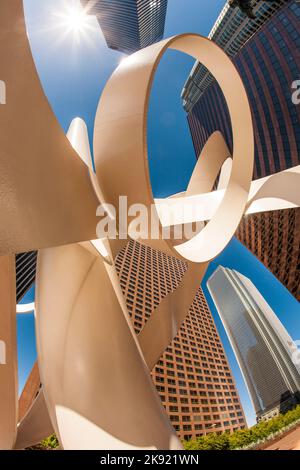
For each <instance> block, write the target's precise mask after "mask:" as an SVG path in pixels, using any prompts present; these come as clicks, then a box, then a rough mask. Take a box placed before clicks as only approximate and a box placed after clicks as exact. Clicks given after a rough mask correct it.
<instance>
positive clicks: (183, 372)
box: [116, 241, 246, 439]
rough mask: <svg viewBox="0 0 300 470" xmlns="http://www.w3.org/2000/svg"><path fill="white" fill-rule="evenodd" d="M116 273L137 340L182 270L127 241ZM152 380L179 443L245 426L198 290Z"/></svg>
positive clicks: (160, 255)
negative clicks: (182, 440) (185, 317)
mask: <svg viewBox="0 0 300 470" xmlns="http://www.w3.org/2000/svg"><path fill="white" fill-rule="evenodd" d="M116 267H117V271H118V273H119V277H120V283H121V287H122V290H123V293H124V296H125V298H126V303H127V307H128V311H129V313H130V315H131V318H132V322H133V326H134V329H135V331H136V333H137V334H138V333H139V332H140V331H141V329H142V328H143V326H144V325H145V323H146V321H147V319H148V318H149V317H150V315H151V313H152V311H153V310H154V309H155V307H157V305H158V304H159V302H160V301H161V300H162V299H163V298H164V297H165V296H166V295H167V294H168V293H169V292H170V291H172V290H174V289H175V288H176V287H177V286H178V285H179V283H180V281H181V279H182V277H183V275H184V273H185V271H186V265H185V263H183V262H182V261H180V260H178V259H175V258H171V257H169V256H167V255H165V254H164V253H161V252H158V251H156V250H153V249H151V248H149V247H146V246H144V245H141V244H139V243H137V242H133V241H131V242H129V243H128V244H127V245H126V247H125V248H124V249H123V250H122V251H121V252H120V253H119V254H118V256H117V258H116ZM152 378H153V381H154V384H155V386H156V388H157V390H158V393H159V395H160V397H161V400H162V403H163V405H164V407H165V409H166V411H167V413H168V415H169V417H170V420H171V422H172V424H173V426H174V428H175V430H176V431H177V433H178V436H179V437H180V438H185V439H190V438H195V437H198V436H202V435H205V434H208V433H210V432H218V433H221V432H224V431H229V432H230V431H233V430H236V429H241V428H244V427H245V426H246V423H245V417H244V414H243V410H242V407H241V403H240V400H239V396H238V393H237V390H236V386H235V383H234V379H233V377H232V374H231V371H230V367H229V364H228V361H227V358H226V355H225V352H224V349H223V346H222V344H221V341H220V338H219V335H218V332H217V329H216V326H215V323H214V321H213V318H212V315H211V312H210V310H209V308H208V305H207V303H206V301H205V298H204V295H203V292H202V290H201V288H199V290H198V293H197V295H196V297H195V299H194V302H193V304H192V306H191V308H190V311H189V315H188V317H187V319H186V320H185V322H184V323H183V325H182V327H181V328H180V331H179V333H178V335H177V336H176V338H175V339H174V340H173V341H172V343H171V344H170V345H169V346H168V348H167V349H166V351H165V353H164V354H163V355H162V357H161V358H160V360H159V361H158V363H157V365H156V367H155V368H154V369H153V371H152Z"/></svg>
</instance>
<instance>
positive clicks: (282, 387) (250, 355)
mask: <svg viewBox="0 0 300 470" xmlns="http://www.w3.org/2000/svg"><path fill="white" fill-rule="evenodd" d="M207 287H208V289H209V292H210V294H211V296H212V298H213V300H214V303H215V305H216V308H217V310H218V312H219V315H220V318H221V320H222V322H223V325H224V327H225V330H226V332H227V335H228V337H229V340H230V343H231V345H232V348H233V350H234V352H235V356H236V358H237V361H238V363H239V366H240V368H241V371H242V374H243V376H244V379H245V382H246V384H247V387H248V390H249V393H250V396H251V398H252V401H253V405H254V408H255V411H256V416H257V419H258V420H261V419H268V418H271V417H272V416H275V415H276V414H278V413H279V412H284V411H286V410H288V409H289V408H290V407H293V406H294V405H295V404H296V403H299V391H300V374H299V365H297V364H295V363H294V361H293V357H294V356H293V354H294V352H295V350H296V347H295V346H294V343H293V340H292V338H291V337H290V336H289V334H288V332H287V331H286V329H285V328H284V327H283V325H282V323H281V322H280V321H279V319H278V318H277V316H276V315H275V313H274V312H273V310H272V309H271V307H270V306H269V305H268V303H267V302H266V301H265V299H264V298H263V297H262V295H261V294H260V292H259V291H258V290H257V289H256V287H255V286H254V284H253V283H252V282H251V281H250V280H249V279H248V278H246V277H245V276H243V275H242V274H240V273H238V272H236V271H233V270H231V269H226V268H223V267H222V266H219V267H218V269H217V270H216V271H215V272H214V273H213V275H212V276H211V277H210V279H209V280H208V282H207Z"/></svg>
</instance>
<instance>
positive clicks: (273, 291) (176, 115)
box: [18, 0, 300, 424]
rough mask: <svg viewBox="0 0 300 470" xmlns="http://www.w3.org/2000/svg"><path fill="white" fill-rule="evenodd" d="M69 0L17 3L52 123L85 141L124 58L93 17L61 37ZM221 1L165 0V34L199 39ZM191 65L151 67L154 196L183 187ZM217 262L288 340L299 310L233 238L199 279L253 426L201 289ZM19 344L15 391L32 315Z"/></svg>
mask: <svg viewBox="0 0 300 470" xmlns="http://www.w3.org/2000/svg"><path fill="white" fill-rule="evenodd" d="M76 1H77V0H74V1H73V0H43V1H41V0H24V5H25V13H26V21H27V28H28V33H29V39H30V42H31V47H32V51H33V55H34V58H35V62H36V66H37V69H38V72H39V75H40V78H41V82H42V85H43V87H44V90H45V93H46V95H47V97H48V99H49V101H50V104H51V105H52V108H53V110H54V112H55V114H56V116H57V118H58V120H59V122H60V124H61V126H62V127H63V129H64V130H65V131H66V130H67V129H68V126H69V124H70V122H71V121H72V119H73V118H74V117H77V116H80V117H82V118H83V119H84V120H85V121H86V123H87V125H88V129H89V134H90V139H91V141H92V135H93V122H94V117H95V112H96V108H97V105H98V100H99V97H100V94H101V91H102V89H103V87H104V85H105V83H106V82H107V80H108V78H109V76H110V75H111V73H112V72H113V70H114V69H115V68H116V66H117V65H118V64H119V63H120V61H121V60H122V58H123V57H124V56H123V55H122V54H121V53H119V52H116V51H112V50H109V49H108V48H107V47H106V44H105V41H104V39H103V36H102V33H101V30H100V28H99V27H98V24H97V21H96V20H95V19H94V18H91V19H90V22H89V26H90V28H89V30H88V32H87V34H85V35H83V36H82V37H81V38H80V40H75V38H74V37H73V35H72V34H71V33H70V34H68V35H66V34H65V28H64V27H63V26H62V25H60V24H59V23H60V21H58V17H57V14H59V13H64V12H67V9H68V7H69V6H70V5H72V3H76ZM224 3H225V0H210V1H207V0H188V1H187V0H169V4H168V11H167V21H166V28H165V37H169V36H173V35H175V34H179V33H183V32H196V33H200V34H203V35H204V36H206V35H207V34H208V33H209V31H210V29H211V27H212V26H213V24H214V21H215V19H216V18H217V16H218V14H219V12H220V10H221V8H222V7H223V5H224ZM193 63H194V61H193V59H191V58H190V57H188V56H184V55H183V54H181V53H177V52H175V51H170V52H167V54H166V55H165V57H164V58H163V60H162V61H161V64H160V66H159V68H158V70H157V74H156V78H155V82H154V85H153V90H152V95H151V103H150V111H149V120H148V147H149V162H150V171H151V181H152V187H153V193H154V195H155V196H156V197H164V196H167V195H169V194H173V193H176V192H179V191H182V190H184V189H185V188H186V185H187V182H188V180H189V178H190V175H191V173H192V170H193V167H194V165H195V154H194V150H193V145H192V140H191V137H190V134H189V129H188V125H187V120H186V115H185V113H184V111H183V108H182V104H181V100H180V93H181V90H182V86H183V84H184V82H185V80H186V78H187V75H188V73H189V72H190V69H191V67H192V65H193ZM219 264H222V265H224V266H227V267H230V268H234V269H237V270H239V271H240V272H241V273H243V274H245V275H246V276H248V277H249V278H251V280H252V281H253V282H254V283H255V284H256V286H257V287H258V289H259V290H260V291H261V292H262V294H263V295H264V296H265V298H266V299H267V301H268V302H269V303H270V305H271V306H272V307H273V309H274V311H275V312H276V313H277V315H278V316H279V318H280V320H281V321H282V322H283V324H284V325H285V326H286V328H287V329H288V331H289V332H290V333H291V334H292V336H293V338H294V339H300V315H299V313H300V312H299V310H300V308H299V304H298V302H297V301H296V300H295V299H294V298H293V297H292V296H291V295H290V294H289V293H288V291H287V290H286V289H285V288H284V287H283V286H282V285H281V284H280V283H279V282H278V281H277V280H276V279H275V278H274V277H273V276H272V275H271V274H270V273H269V272H268V271H267V270H266V269H265V268H264V266H262V265H261V263H259V262H258V261H257V260H256V258H254V257H253V256H252V255H251V253H249V252H248V251H247V250H246V249H245V248H244V247H243V246H242V245H241V244H240V243H239V242H238V241H237V240H233V241H232V242H231V243H230V245H229V246H228V247H227V249H226V250H225V251H224V252H223V253H222V255H221V256H220V257H219V258H218V259H217V260H215V261H214V262H213V263H211V265H210V267H209V270H208V273H207V276H206V278H205V279H204V281H203V289H204V292H205V294H206V295H207V299H208V302H209V305H210V308H211V310H212V313H213V315H214V318H215V321H216V324H217V327H218V330H219V333H220V335H221V339H222V341H223V344H224V346H225V349H226V352H227V355H228V357H229V360H230V364H231V367H232V369H233V372H234V376H235V379H236V383H237V387H238V390H239V393H240V396H241V399H242V404H243V407H244V410H245V412H246V415H247V418H248V423H249V424H253V423H254V413H253V408H252V405H251V402H250V399H249V396H248V393H247V390H246V388H245V385H244V382H243V379H242V377H241V374H240V372H239V369H238V366H237V363H236V361H235V358H234V355H233V353H232V350H231V348H230V345H229V343H228V340H227V337H226V334H225V332H224V329H223V327H222V325H221V323H220V320H219V318H218V314H217V313H216V310H215V308H214V305H213V303H212V301H211V299H210V297H209V294H208V292H207V289H206V280H207V277H208V276H209V275H210V274H211V273H212V272H213V270H214V269H216V267H217V266H218V265H219ZM33 298H34V289H33V290H32V291H30V292H29V293H28V295H27V298H26V299H24V300H23V302H30V301H32V300H33ZM18 347H19V361H20V373H19V375H20V389H21V387H22V386H23V385H24V381H25V379H26V377H27V375H28V373H29V371H30V368H31V367H32V365H33V362H34V360H35V358H36V349H35V344H34V321H33V316H32V315H22V316H20V317H19V319H18Z"/></svg>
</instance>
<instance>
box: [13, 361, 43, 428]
mask: <svg viewBox="0 0 300 470" xmlns="http://www.w3.org/2000/svg"><path fill="white" fill-rule="evenodd" d="M40 388H41V381H40V373H39V366H38V363H37V362H36V363H35V364H34V366H33V368H32V370H31V372H30V375H29V377H28V379H27V381H26V384H25V386H24V388H23V391H22V393H21V396H20V398H19V417H18V422H20V421H22V419H23V418H24V417H25V416H26V414H27V413H28V411H29V409H30V407H31V405H32V404H33V402H34V400H35V398H36V397H37V395H38V393H39V391H40Z"/></svg>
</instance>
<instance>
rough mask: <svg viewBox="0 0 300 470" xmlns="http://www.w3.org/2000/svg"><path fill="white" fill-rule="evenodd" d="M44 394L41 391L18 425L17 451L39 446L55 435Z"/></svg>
mask: <svg viewBox="0 0 300 470" xmlns="http://www.w3.org/2000/svg"><path fill="white" fill-rule="evenodd" d="M53 432H54V430H53V426H52V423H51V421H50V418H49V413H48V410H47V405H46V402H45V397H44V392H43V389H41V390H40V391H39V393H38V395H37V397H36V399H35V400H34V402H33V404H32V406H31V408H30V409H29V410H28V413H27V414H26V416H24V418H23V419H22V421H21V422H20V423H19V425H18V434H17V440H16V444H15V446H14V448H15V449H25V448H27V447H32V446H34V445H37V444H39V443H40V442H41V441H42V440H43V439H46V438H47V437H49V436H51V435H52V434H53Z"/></svg>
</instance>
